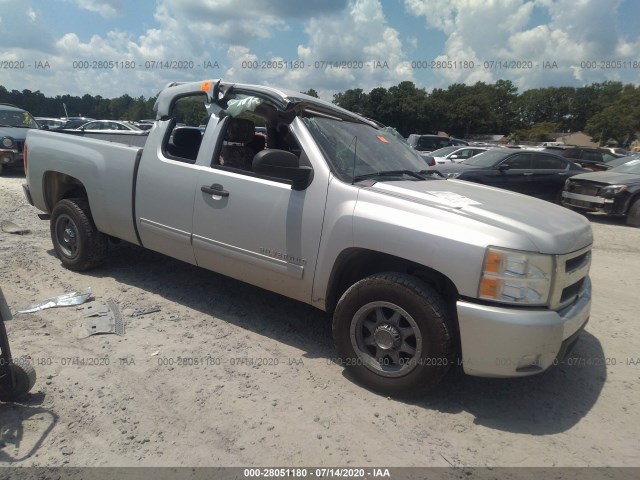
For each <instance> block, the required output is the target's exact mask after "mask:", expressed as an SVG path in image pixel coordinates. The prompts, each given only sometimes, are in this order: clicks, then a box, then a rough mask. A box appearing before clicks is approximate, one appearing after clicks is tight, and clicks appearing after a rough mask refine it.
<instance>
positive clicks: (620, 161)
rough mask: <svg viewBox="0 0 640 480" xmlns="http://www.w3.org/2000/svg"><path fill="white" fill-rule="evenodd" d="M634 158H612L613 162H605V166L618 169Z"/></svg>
mask: <svg viewBox="0 0 640 480" xmlns="http://www.w3.org/2000/svg"><path fill="white" fill-rule="evenodd" d="M634 158H635V157H620V158H614V159H613V160H609V161H608V162H607V165H611V168H613V167H619V166H620V165H623V164H625V163H627V162H630V161H631V160H633V159H634Z"/></svg>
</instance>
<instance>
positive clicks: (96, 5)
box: [75, 0, 124, 19]
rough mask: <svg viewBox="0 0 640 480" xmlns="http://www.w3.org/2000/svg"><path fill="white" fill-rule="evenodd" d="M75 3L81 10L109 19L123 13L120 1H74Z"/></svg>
mask: <svg viewBox="0 0 640 480" xmlns="http://www.w3.org/2000/svg"><path fill="white" fill-rule="evenodd" d="M75 3H76V5H78V7H80V8H81V9H83V10H88V11H89V12H94V13H97V14H99V15H100V16H102V17H104V18H109V19H111V18H116V17H118V16H119V15H121V14H122V13H123V11H124V4H123V1H122V0H75Z"/></svg>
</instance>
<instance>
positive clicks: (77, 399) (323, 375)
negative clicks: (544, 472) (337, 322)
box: [0, 173, 640, 467]
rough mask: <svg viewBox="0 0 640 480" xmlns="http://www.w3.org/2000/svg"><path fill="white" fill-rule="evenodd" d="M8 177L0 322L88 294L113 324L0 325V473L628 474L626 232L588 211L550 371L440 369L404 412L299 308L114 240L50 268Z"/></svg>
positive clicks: (630, 387) (638, 353) (633, 277)
mask: <svg viewBox="0 0 640 480" xmlns="http://www.w3.org/2000/svg"><path fill="white" fill-rule="evenodd" d="M23 182H24V176H23V175H20V174H19V173H15V174H14V173H9V174H6V173H5V175H4V176H3V177H0V220H12V221H13V222H15V223H17V224H18V225H20V226H23V227H26V228H28V229H30V230H31V232H30V233H29V234H26V235H12V234H7V233H3V232H0V286H1V287H2V290H3V291H4V294H5V297H6V299H7V301H8V303H9V305H10V306H11V309H12V311H13V312H14V313H15V311H16V310H18V309H19V308H22V307H25V306H27V305H29V304H31V303H33V302H36V301H39V300H43V299H46V298H48V297H52V296H55V295H59V294H62V293H65V292H70V291H77V290H84V289H86V288H87V287H91V288H92V290H93V294H94V297H95V301H106V300H107V299H110V298H112V299H114V300H115V301H116V302H117V304H118V306H119V308H120V310H121V311H122V312H123V314H124V317H125V319H126V322H127V324H126V335H125V336H122V337H120V336H116V335H97V336H92V337H89V338H85V339H78V338H77V336H76V329H77V328H78V326H79V325H80V324H81V323H82V322H83V318H81V316H80V314H79V312H78V311H77V310H76V308H75V307H66V308H57V309H49V310H44V311H41V312H38V313H32V314H18V315H15V316H14V319H13V320H11V321H10V322H8V323H7V328H8V331H9V336H10V340H11V344H12V350H13V353H14V356H15V357H19V356H26V357H28V358H29V359H30V361H31V362H32V363H33V365H34V366H35V369H36V371H37V375H38V380H37V382H36V385H35V387H34V388H33V390H32V393H31V394H30V395H29V396H28V397H27V399H26V400H25V401H24V402H23V403H18V404H0V466H11V465H15V466H62V465H68V466H107V465H108V466H114V465H117V466H261V465H270V466H310V465H312V466H387V467H391V466H444V467H447V466H450V465H453V466H513V467H520V466H546V467H548V466H640V454H639V453H638V452H639V450H638V428H639V426H640V408H639V406H638V401H639V399H640V396H639V395H638V391H639V387H640V348H639V346H640V335H639V332H640V325H639V318H638V292H639V291H640V288H639V287H640V256H639V255H638V253H639V252H640V241H638V240H639V239H640V230H638V229H631V228H628V227H626V226H625V225H624V223H623V222H620V221H612V220H607V219H603V218H601V217H597V216H595V217H594V216H592V217H590V218H591V219H592V224H593V230H594V234H595V247H594V253H593V264H592V280H593V289H594V294H593V299H594V300H593V307H592V316H591V320H590V322H589V324H588V326H587V329H586V331H585V332H584V333H583V335H582V336H581V338H580V341H579V342H578V344H577V346H576V347H575V349H574V351H573V353H572V355H571V357H569V359H568V360H567V361H566V362H565V363H564V364H561V365H559V366H558V367H556V368H553V369H551V370H550V371H547V372H545V373H543V374H541V375H538V376H533V377H528V378H524V379H483V378H473V377H468V376H465V375H464V374H462V373H461V372H460V371H459V370H454V371H452V372H451V374H450V375H448V377H447V378H446V379H445V381H444V382H443V383H442V384H441V386H439V388H437V389H436V390H434V391H432V392H430V393H429V394H428V395H426V396H424V397H423V398H420V399H419V400H415V401H412V402H405V401H396V400H391V399H388V398H385V397H383V396H380V395H377V394H374V393H371V392H369V391H367V390H366V389H364V388H362V387H360V386H358V385H356V384H355V383H353V382H352V381H351V380H350V379H349V377H348V376H345V375H344V373H343V369H342V368H341V367H340V366H339V365H337V364H335V363H334V362H333V361H332V358H334V357H335V352H334V349H333V346H332V341H331V335H330V323H329V321H328V319H327V317H326V316H325V314H323V313H322V312H320V311H317V310H315V309H313V308H311V307H308V306H305V305H303V304H299V303H296V302H294V301H291V300H288V299H286V298H284V297H281V296H278V295H275V294H272V293H269V292H266V291H264V290H261V289H258V288H254V287H251V286H248V285H245V284H242V283H239V282H236V281H234V280H231V279H228V278H226V277H222V276H220V275H217V274H214V273H211V272H207V271H204V270H201V269H198V268H196V267H193V266H190V265H187V264H184V263H181V262H178V261H176V260H172V259H170V258H167V257H164V256H162V255H159V254H156V253H153V252H150V251H145V250H142V249H140V248H137V247H134V246H131V245H125V244H121V245H116V246H115V247H114V248H113V249H112V250H111V255H110V258H109V261H108V262H107V264H106V265H105V266H104V267H102V268H100V269H98V270H94V271H91V272H89V273H83V274H79V273H74V272H71V271H69V270H66V269H64V268H62V266H61V265H60V263H59V261H58V260H57V259H56V257H55V256H54V254H53V250H52V245H51V240H50V238H49V223H48V222H46V221H41V220H39V219H38V217H37V216H36V214H37V213H38V212H37V211H36V209H35V208H33V207H31V206H29V205H28V204H27V202H26V200H25V199H24V196H23V194H22V188H21V184H22V183H23ZM153 308H159V311H156V312H153V313H147V314H140V313H144V312H142V311H144V310H148V309H153ZM83 363H84V364H83Z"/></svg>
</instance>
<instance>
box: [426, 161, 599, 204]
mask: <svg viewBox="0 0 640 480" xmlns="http://www.w3.org/2000/svg"><path fill="white" fill-rule="evenodd" d="M437 170H438V171H439V172H440V173H442V174H443V175H444V176H445V177H446V178H449V179H458V180H468V181H470V182H475V183H482V184H485V185H491V186H493V187H499V188H504V189H505V190H511V191H513V192H518V193H523V194H525V195H531V196H532V197H537V198H541V199H543V200H548V201H550V202H555V203H560V201H561V195H562V189H563V188H564V182H565V180H566V179H567V178H569V177H571V176H573V175H577V174H578V173H584V172H588V171H589V170H587V169H585V168H583V167H581V166H580V165H577V164H575V163H573V162H572V161H570V160H568V159H566V158H563V157H560V156H558V155H554V154H551V153H545V152H539V151H535V150H512V149H496V150H488V151H486V152H483V153H480V154H478V155H476V156H474V157H471V158H469V159H468V160H465V161H464V162H462V163H458V164H449V165H442V166H439V167H437Z"/></svg>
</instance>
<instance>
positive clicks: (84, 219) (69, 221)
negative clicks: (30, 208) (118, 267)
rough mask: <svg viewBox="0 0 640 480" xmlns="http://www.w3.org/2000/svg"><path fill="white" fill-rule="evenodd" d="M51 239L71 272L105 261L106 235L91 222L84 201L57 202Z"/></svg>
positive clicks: (52, 214) (65, 200)
mask: <svg viewBox="0 0 640 480" xmlns="http://www.w3.org/2000/svg"><path fill="white" fill-rule="evenodd" d="M51 240H52V242H53V247H54V249H55V251H56V254H57V256H58V258H59V259H60V261H61V262H62V264H63V265H64V266H65V267H67V268H68V269H70V270H76V271H82V270H88V269H90V268H93V267H95V266H97V265H99V264H100V263H102V261H103V260H104V258H105V257H106V254H107V249H108V247H109V241H108V239H107V236H106V235H104V234H103V233H100V232H99V231H98V229H97V228H96V226H95V224H94V223H93V219H92V218H91V212H90V210H89V203H88V202H87V201H86V200H85V199H84V198H68V199H64V200H60V201H59V202H58V203H57V204H56V206H55V207H54V208H53V211H52V212H51Z"/></svg>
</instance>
